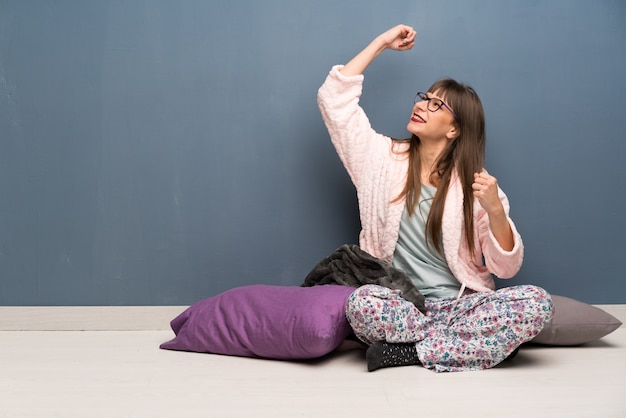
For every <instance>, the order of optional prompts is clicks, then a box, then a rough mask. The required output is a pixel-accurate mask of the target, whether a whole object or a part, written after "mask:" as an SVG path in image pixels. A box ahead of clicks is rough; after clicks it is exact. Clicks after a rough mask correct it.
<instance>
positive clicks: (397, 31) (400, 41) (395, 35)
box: [341, 25, 416, 76]
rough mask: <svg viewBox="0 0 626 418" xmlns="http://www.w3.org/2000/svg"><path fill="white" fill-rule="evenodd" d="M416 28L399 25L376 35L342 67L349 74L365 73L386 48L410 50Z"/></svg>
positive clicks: (413, 42)
mask: <svg viewBox="0 0 626 418" xmlns="http://www.w3.org/2000/svg"><path fill="white" fill-rule="evenodd" d="M415 35H416V32H415V30H414V29H413V28H412V27H410V26H407V25H397V26H394V27H393V28H391V29H389V30H388V31H386V32H385V33H382V34H380V35H378V36H377V37H376V39H374V40H373V41H372V42H370V44H369V45H368V46H366V47H365V48H364V49H363V50H362V51H361V52H359V53H358V54H357V55H356V56H355V57H354V58H352V59H351V60H350V62H348V63H347V64H346V65H345V66H344V67H343V68H342V69H341V73H342V74H345V75H347V76H352V75H359V74H363V72H364V71H365V69H366V68H367V67H368V66H369V65H370V64H371V63H372V61H374V59H376V57H377V56H378V55H380V54H381V53H382V52H383V51H384V50H385V49H392V50H394V51H408V50H410V49H411V48H413V45H415Z"/></svg>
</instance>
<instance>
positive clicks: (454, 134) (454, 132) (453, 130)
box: [446, 122, 461, 141]
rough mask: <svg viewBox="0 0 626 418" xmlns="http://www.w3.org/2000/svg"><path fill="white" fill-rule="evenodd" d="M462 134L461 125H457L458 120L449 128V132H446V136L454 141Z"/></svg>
mask: <svg viewBox="0 0 626 418" xmlns="http://www.w3.org/2000/svg"><path fill="white" fill-rule="evenodd" d="M460 135H461V130H460V129H459V127H458V126H457V124H456V122H454V123H453V124H452V125H451V126H450V129H449V130H448V132H447V133H446V137H447V138H448V139H449V140H450V141H452V140H453V139H456V138H458V137H459V136H460Z"/></svg>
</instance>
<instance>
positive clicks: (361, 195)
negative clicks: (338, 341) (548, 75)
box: [318, 25, 552, 371]
mask: <svg viewBox="0 0 626 418" xmlns="http://www.w3.org/2000/svg"><path fill="white" fill-rule="evenodd" d="M415 36H416V32H415V30H413V28H411V27H410V26H406V25H398V26H396V27H394V28H391V29H389V30H388V31H386V32H384V33H383V34H381V35H379V36H378V37H376V38H375V39H374V40H373V41H372V42H371V43H370V44H369V45H368V46H367V47H365V49H363V50H362V51H361V52H360V53H359V54H357V55H356V56H355V57H354V58H353V59H352V60H350V61H349V62H348V63H347V64H345V65H343V66H341V65H339V66H335V67H333V68H332V69H331V71H330V73H329V75H328V77H327V78H326V81H325V82H324V84H323V85H322V86H321V87H320V89H319V92H318V104H319V107H320V111H321V113H322V117H323V119H324V122H325V123H326V126H327V128H328V131H329V134H330V136H331V140H332V142H333V144H334V146H335V148H336V150H337V153H338V154H339V157H340V159H341V161H342V162H343V164H344V166H345V167H346V169H347V171H348V173H349V175H350V178H351V179H352V181H353V183H354V185H355V186H356V189H357V195H358V199H359V211H360V217H361V225H362V230H361V233H360V237H359V241H360V246H361V247H362V249H364V250H365V251H367V252H369V253H370V254H372V255H374V256H375V257H378V258H380V259H382V260H383V261H386V262H389V263H392V264H393V265H394V267H397V268H399V269H402V270H404V271H405V272H406V273H407V275H408V276H409V277H410V278H411V280H412V281H413V282H414V283H415V285H416V286H417V287H418V289H419V290H420V291H421V292H422V293H423V294H424V295H425V296H426V298H427V309H428V312H427V314H426V315H424V314H422V313H420V312H419V311H418V310H417V308H415V306H413V305H412V304H411V303H409V302H407V301H405V300H403V299H402V298H401V297H400V295H399V292H398V291H394V290H390V289H386V288H383V287H379V286H373V285H368V286H363V287H361V288H359V289H357V290H356V291H355V292H354V293H353V294H352V295H351V296H350V299H349V302H348V306H347V315H348V319H349V321H350V323H351V325H352V327H353V329H354V331H355V334H356V335H357V337H359V339H361V340H362V341H364V342H365V343H367V344H368V345H369V348H368V350H367V355H366V357H367V362H368V370H370V371H372V370H376V369H378V368H381V367H389V366H401V365H410V364H421V365H423V366H424V367H427V368H429V369H432V370H435V371H463V370H478V369H486V368H489V367H493V366H495V365H496V364H498V363H500V362H501V361H502V360H504V359H505V358H506V357H508V356H509V355H511V354H512V353H513V352H514V351H515V350H516V349H517V348H518V347H519V346H520V345H521V344H523V343H524V342H527V341H529V340H531V339H532V338H533V337H534V336H535V335H537V334H538V333H539V331H541V329H542V328H543V326H544V324H545V323H546V322H547V321H549V319H550V318H551V317H552V301H551V299H550V296H549V295H548V294H547V293H546V291H545V290H543V289H540V288H538V287H535V286H516V287H509V288H504V289H500V290H498V291H495V283H494V279H493V277H492V275H495V276H497V277H499V278H510V277H512V276H514V275H515V274H516V273H517V272H518V271H519V269H520V267H521V264H522V259H523V244H522V239H521V237H520V235H519V233H518V232H517V230H516V228H515V225H514V223H513V222H512V221H511V219H510V218H509V216H508V212H509V204H508V200H507V198H506V196H505V195H504V193H503V192H502V191H501V190H500V188H499V186H498V183H497V180H496V179H495V178H494V177H493V176H491V175H490V174H489V173H487V172H486V171H485V170H484V169H483V162H484V147H485V122H484V114H483V108H482V104H481V102H480V99H479V98H478V96H477V95H476V93H475V91H474V90H473V89H472V88H470V87H468V86H465V85H463V84H460V83H457V82H456V81H454V80H450V79H445V80H440V81H438V82H436V83H435V84H434V85H433V86H432V87H431V88H430V89H428V91H427V92H426V93H418V94H417V96H416V100H415V105H414V106H413V109H412V111H411V113H410V115H409V122H408V125H407V130H408V131H409V133H410V134H411V137H410V138H409V139H407V140H395V139H392V138H389V137H387V136H384V135H381V134H379V133H377V132H376V131H374V130H373V129H372V127H371V126H370V123H369V120H368V118H367V116H366V115H365V113H364V111H363V109H362V108H361V107H360V106H359V97H360V95H361V91H362V85H363V79H364V76H363V72H364V71H365V69H366V68H367V67H368V66H369V65H370V64H371V63H372V62H373V60H374V59H375V58H376V57H377V56H378V55H379V54H380V53H382V52H383V51H385V50H387V49H391V50H396V51H408V50H410V49H412V48H413V46H414V43H415Z"/></svg>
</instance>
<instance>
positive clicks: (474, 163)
mask: <svg viewBox="0 0 626 418" xmlns="http://www.w3.org/2000/svg"><path fill="white" fill-rule="evenodd" d="M428 91H429V92H431V93H434V92H437V93H438V94H439V96H440V97H441V98H442V99H443V100H444V101H445V102H446V104H448V105H449V106H450V107H451V108H452V109H453V110H454V113H455V115H456V119H455V123H456V124H457V129H458V131H459V136H457V137H456V138H454V139H453V140H451V141H449V142H448V144H447V146H446V148H445V149H444V150H443V151H442V153H441V155H439V157H438V159H437V161H436V162H435V167H434V169H433V171H432V172H431V173H430V178H429V180H430V181H431V183H433V184H435V185H436V186H437V192H436V193H435V196H434V198H433V202H432V205H431V209H430V213H429V215H428V220H427V221H426V243H427V244H428V241H429V240H430V241H431V242H432V244H433V246H434V247H435V250H437V251H438V252H439V253H442V242H441V224H442V217H443V209H444V206H445V200H446V195H447V192H448V188H449V186H450V179H451V176H452V172H453V171H454V169H456V171H457V173H458V175H459V180H460V182H461V186H462V188H463V217H464V220H465V240H466V241H467V244H468V247H469V249H470V251H471V252H472V253H473V251H474V218H473V216H472V215H473V210H474V196H473V191H472V183H473V182H474V173H479V172H481V171H482V169H483V163H484V159H485V113H484V110H483V106H482V103H481V102H480V98H479V97H478V95H477V94H476V92H475V91H474V89H473V88H471V87H469V86H467V85H465V84H462V83H458V82H457V81H455V80H452V79H449V78H446V79H442V80H439V81H437V82H435V83H434V84H433V85H432V86H431V87H430V88H429V89H428ZM441 110H442V111H443V110H444V109H441ZM407 152H408V154H409V169H408V174H407V180H406V184H405V186H404V189H403V190H402V192H401V193H400V195H399V196H398V197H397V198H396V200H399V199H401V198H403V197H406V205H407V210H408V213H409V215H413V213H414V212H415V207H416V205H417V203H418V202H417V201H418V199H419V196H420V190H421V187H422V186H421V167H420V157H419V155H420V154H419V153H420V139H419V138H418V137H417V136H415V135H413V137H411V138H410V147H409V149H408V151H407Z"/></svg>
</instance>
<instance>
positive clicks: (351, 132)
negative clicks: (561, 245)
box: [317, 66, 524, 292]
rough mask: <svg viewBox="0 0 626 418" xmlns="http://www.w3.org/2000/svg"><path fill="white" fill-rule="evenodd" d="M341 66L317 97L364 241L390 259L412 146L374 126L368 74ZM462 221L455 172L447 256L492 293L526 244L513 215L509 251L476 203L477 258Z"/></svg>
mask: <svg viewBox="0 0 626 418" xmlns="http://www.w3.org/2000/svg"><path fill="white" fill-rule="evenodd" d="M341 68H342V66H334V67H333V68H332V69H331V71H330V73H329V75H328V77H327V78H326V81H325V82H324V84H323V85H322V86H321V87H320V89H319V91H318V97H317V102H318V105H319V108H320V111H321V113H322V117H323V119H324V123H325V124H326V127H327V128H328V132H329V134H330V137H331V140H332V143H333V145H334V146H335V149H336V150H337V153H338V154H339V158H340V159H341V161H342V162H343V164H344V166H345V167H346V170H347V171H348V174H349V175H350V178H351V179H352V182H353V183H354V185H355V187H356V190H357V196H358V201H359V212H360V217H361V228H362V229H361V232H360V235H359V245H360V246H361V248H363V249H364V250H365V251H367V252H369V253H370V254H372V255H373V256H375V257H378V258H380V259H382V260H384V261H385V262H388V263H391V261H392V259H393V254H394V251H395V247H396V242H397V240H398V232H399V229H400V219H401V217H402V212H403V210H404V206H405V201H404V200H399V201H396V202H393V203H392V200H394V199H395V198H396V197H397V196H398V195H399V194H400V192H401V191H402V189H403V187H404V184H405V181H406V174H407V171H408V159H407V157H406V154H405V153H402V151H405V150H406V149H408V144H404V143H398V142H395V143H393V142H392V140H391V138H389V137H387V136H384V135H381V134H379V133H377V132H376V131H374V129H372V127H371V125H370V122H369V119H368V118H367V115H366V114H365V112H364V111H363V109H362V108H361V107H360V106H359V98H360V96H361V92H362V89H363V80H364V76H363V75H357V76H345V75H343V74H342V73H340V72H339V69H341ZM500 199H501V201H502V204H503V205H504V210H505V212H506V213H507V217H508V213H509V202H508V199H507V197H506V195H505V194H504V193H503V192H502V190H500ZM463 224H464V221H463V191H462V188H461V184H460V182H459V179H458V177H457V176H456V175H453V177H452V179H451V182H450V187H449V190H448V195H447V197H446V203H445V208H444V213H443V220H442V239H443V249H444V255H445V258H446V261H447V262H448V266H449V267H450V270H451V271H452V274H454V276H455V277H456V278H457V280H458V281H459V282H460V283H461V284H462V285H463V287H469V288H470V289H473V290H475V291H479V292H489V291H492V290H493V289H495V283H494V280H493V277H492V274H493V275H495V276H498V277H499V278H503V279H504V278H511V277H513V276H514V275H515V274H516V273H517V272H518V271H519V269H520V267H521V265H522V260H523V258H524V246H523V244H522V238H521V236H520V235H519V233H518V232H517V229H516V228H515V225H514V224H513V222H512V221H511V219H510V218H509V224H510V225H511V229H512V230H513V236H514V238H515V245H514V248H513V250H511V251H505V250H503V249H502V248H501V247H500V245H499V244H498V242H497V241H496V239H495V237H494V236H493V234H492V233H491V230H490V229H489V219H488V216H487V213H486V211H485V210H484V209H483V208H482V207H481V206H480V204H479V203H478V202H475V203H474V242H475V249H474V254H475V256H474V257H472V256H471V252H470V251H469V248H468V247H467V243H466V240H465V237H464V226H463ZM483 256H484V263H483Z"/></svg>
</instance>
